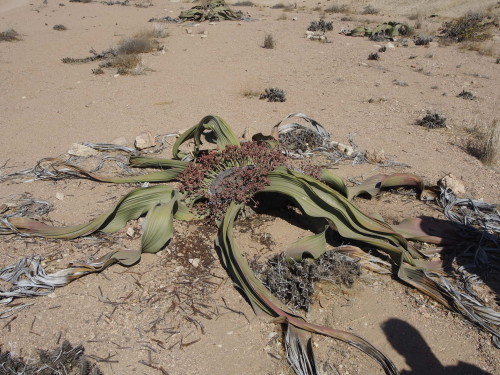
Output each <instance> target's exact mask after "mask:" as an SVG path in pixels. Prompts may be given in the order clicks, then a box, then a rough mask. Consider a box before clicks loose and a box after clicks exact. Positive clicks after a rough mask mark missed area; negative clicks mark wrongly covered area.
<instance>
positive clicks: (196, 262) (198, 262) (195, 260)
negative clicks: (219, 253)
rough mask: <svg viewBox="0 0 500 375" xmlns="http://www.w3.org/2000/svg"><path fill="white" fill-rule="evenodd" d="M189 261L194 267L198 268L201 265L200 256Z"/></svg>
mask: <svg viewBox="0 0 500 375" xmlns="http://www.w3.org/2000/svg"><path fill="white" fill-rule="evenodd" d="M188 262H189V263H191V264H192V265H193V267H194V268H197V267H198V266H199V265H200V258H194V259H189V260H188Z"/></svg>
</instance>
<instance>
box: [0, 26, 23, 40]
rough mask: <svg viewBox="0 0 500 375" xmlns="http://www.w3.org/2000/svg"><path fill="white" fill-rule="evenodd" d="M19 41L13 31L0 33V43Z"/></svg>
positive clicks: (19, 38) (8, 30)
mask: <svg viewBox="0 0 500 375" xmlns="http://www.w3.org/2000/svg"><path fill="white" fill-rule="evenodd" d="M17 40H21V37H20V35H19V34H18V33H17V31H16V30H14V29H6V30H5V31H2V32H1V33H0V42H2V41H3V42H14V41H17Z"/></svg>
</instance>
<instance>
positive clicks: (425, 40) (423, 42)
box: [414, 35, 432, 46]
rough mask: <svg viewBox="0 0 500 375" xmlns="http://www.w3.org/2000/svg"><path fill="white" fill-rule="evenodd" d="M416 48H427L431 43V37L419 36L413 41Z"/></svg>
mask: <svg viewBox="0 0 500 375" xmlns="http://www.w3.org/2000/svg"><path fill="white" fill-rule="evenodd" d="M414 42H415V45H416V46H427V45H429V43H430V42H432V36H427V35H419V36H417V37H416V38H415V40H414Z"/></svg>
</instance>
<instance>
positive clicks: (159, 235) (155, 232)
mask: <svg viewBox="0 0 500 375" xmlns="http://www.w3.org/2000/svg"><path fill="white" fill-rule="evenodd" d="M178 199H179V193H178V192H176V191H174V192H173V196H172V199H171V200H170V202H168V203H160V204H158V205H156V206H154V207H153V208H152V209H150V210H149V212H148V214H147V215H146V227H145V230H144V234H143V236H142V240H141V251H142V252H143V253H156V252H158V251H159V250H160V249H161V248H162V247H163V246H165V244H166V243H167V242H168V241H170V239H171V238H172V235H173V233H174V212H175V210H176V208H177V201H178Z"/></svg>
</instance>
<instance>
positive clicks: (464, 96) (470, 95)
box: [457, 90, 477, 100]
mask: <svg viewBox="0 0 500 375" xmlns="http://www.w3.org/2000/svg"><path fill="white" fill-rule="evenodd" d="M457 97H459V98H462V99H465V100H476V99H477V97H476V96H475V95H474V94H473V93H471V92H470V91H465V90H462V92H461V93H460V94H458V95H457Z"/></svg>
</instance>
